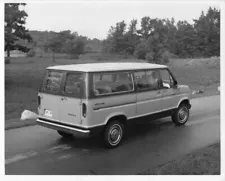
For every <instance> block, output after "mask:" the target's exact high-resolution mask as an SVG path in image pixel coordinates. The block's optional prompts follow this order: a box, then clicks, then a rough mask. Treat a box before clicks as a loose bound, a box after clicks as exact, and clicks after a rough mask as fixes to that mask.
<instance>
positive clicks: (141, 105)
mask: <svg viewBox="0 0 225 181" xmlns="http://www.w3.org/2000/svg"><path fill="white" fill-rule="evenodd" d="M190 108H191V104H190V89H189V87H188V86H186V85H178V83H177V80H176V79H175V77H174V76H173V74H172V72H171V71H170V69H169V68H168V67H167V66H165V65H158V64H150V63H128V62H127V63H89V64H75V65H61V66H52V67H48V68H47V70H46V74H45V77H44V80H43V82H42V85H41V87H40V90H39V93H38V114H39V116H38V119H37V123H38V124H40V125H42V126H44V127H48V128H50V129H54V130H57V131H58V133H59V134H60V135H61V136H63V137H71V136H75V137H90V136H93V135H100V136H101V139H102V140H103V141H104V144H105V145H106V146H107V147H109V148H114V147H116V146H118V145H119V144H120V143H121V140H122V138H123V136H124V128H125V127H126V125H127V124H129V123H134V122H141V121H146V120H147V121H150V120H155V119H158V118H162V117H167V116H171V118H172V121H173V122H174V124H175V125H183V124H185V123H186V122H187V120H188V118H189V110H190Z"/></svg>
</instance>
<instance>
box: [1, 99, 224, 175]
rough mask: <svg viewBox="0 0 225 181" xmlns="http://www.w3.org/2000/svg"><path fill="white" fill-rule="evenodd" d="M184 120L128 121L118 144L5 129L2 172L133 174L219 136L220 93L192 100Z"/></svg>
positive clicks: (36, 130)
mask: <svg viewBox="0 0 225 181" xmlns="http://www.w3.org/2000/svg"><path fill="white" fill-rule="evenodd" d="M191 104H192V109H191V114H190V118H189V121H188V122H187V123H186V125H184V126H174V125H173V123H172V122H171V119H170V117H167V118H164V119H160V120H156V121H152V122H149V123H147V124H140V125H135V126H132V127H129V128H128V129H127V132H126V137H125V138H124V140H123V142H122V144H121V145H120V147H117V148H115V149H105V148H104V147H102V145H101V141H100V140H99V139H96V138H92V139H75V138H74V139H63V138H61V137H60V136H59V135H58V134H57V132H56V131H54V130H50V129H47V128H44V127H40V126H38V125H36V126H30V127H24V128H18V129H12V130H8V131H6V132H5V172H6V174H7V175H8V174H9V175H15V174H16V175H19V174H22V175H32V174H35V175H36V174H47V175H52V174H54V175H57V174H64V175H65V174H68V175H80V174H82V175H86V174H97V175H98V174H101V175H102V174H104V175H108V174H110V175H111V174H117V175H124V174H125V175H127V174H137V173H139V172H141V171H144V170H146V169H148V168H150V167H154V166H157V165H161V164H164V163H166V162H168V161H171V160H173V159H176V158H179V157H181V156H183V155H185V154H188V153H190V152H192V151H194V150H197V149H200V148H203V147H205V146H208V145H210V144H213V143H216V142H219V141H220V96H218V95H217V96H211V97H203V98H198V99H193V100H191Z"/></svg>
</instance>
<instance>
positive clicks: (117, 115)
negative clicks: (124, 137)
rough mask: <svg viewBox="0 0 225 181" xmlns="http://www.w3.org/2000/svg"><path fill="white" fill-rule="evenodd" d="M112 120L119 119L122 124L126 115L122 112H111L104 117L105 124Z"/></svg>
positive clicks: (125, 120) (124, 122)
mask: <svg viewBox="0 0 225 181" xmlns="http://www.w3.org/2000/svg"><path fill="white" fill-rule="evenodd" d="M114 120H117V121H120V122H121V123H122V124H126V122H127V116H126V115H125V114H124V113H114V114H111V115H109V116H108V117H107V118H106V121H105V125H107V124H109V123H110V122H112V121H114Z"/></svg>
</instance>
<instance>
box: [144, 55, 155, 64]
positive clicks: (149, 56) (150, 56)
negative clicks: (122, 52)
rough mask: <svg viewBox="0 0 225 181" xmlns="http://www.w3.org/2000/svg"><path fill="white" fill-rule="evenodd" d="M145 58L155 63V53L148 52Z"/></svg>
mask: <svg viewBox="0 0 225 181" xmlns="http://www.w3.org/2000/svg"><path fill="white" fill-rule="evenodd" d="M145 59H146V60H147V61H148V62H149V63H153V62H154V60H153V54H152V53H147V54H146V56H145Z"/></svg>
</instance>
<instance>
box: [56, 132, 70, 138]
mask: <svg viewBox="0 0 225 181" xmlns="http://www.w3.org/2000/svg"><path fill="white" fill-rule="evenodd" d="M57 132H58V133H59V135H60V136H62V137H63V138H72V137H73V135H72V134H70V133H66V132H63V131H59V130H58V131H57Z"/></svg>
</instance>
